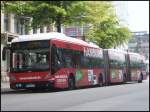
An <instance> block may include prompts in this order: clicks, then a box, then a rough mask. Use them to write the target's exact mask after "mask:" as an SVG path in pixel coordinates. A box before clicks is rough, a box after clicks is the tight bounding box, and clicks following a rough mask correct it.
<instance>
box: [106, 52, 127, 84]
mask: <svg viewBox="0 0 150 112" xmlns="http://www.w3.org/2000/svg"><path fill="white" fill-rule="evenodd" d="M104 60H105V80H106V84H108V85H109V84H111V83H122V82H126V75H127V71H126V62H125V52H121V51H117V50H114V49H105V50H104Z"/></svg>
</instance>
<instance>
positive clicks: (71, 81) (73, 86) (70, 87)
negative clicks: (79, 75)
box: [68, 77, 75, 90]
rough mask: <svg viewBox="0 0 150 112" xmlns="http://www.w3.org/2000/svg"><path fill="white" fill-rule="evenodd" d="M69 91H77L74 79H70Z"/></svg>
mask: <svg viewBox="0 0 150 112" xmlns="http://www.w3.org/2000/svg"><path fill="white" fill-rule="evenodd" d="M68 89H69V90H73V89H75V79H74V78H73V77H69V78H68Z"/></svg>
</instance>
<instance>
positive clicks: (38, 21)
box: [4, 1, 75, 32]
mask: <svg viewBox="0 0 150 112" xmlns="http://www.w3.org/2000/svg"><path fill="white" fill-rule="evenodd" d="M74 2H75V1H73V2H72V1H34V2H33V1H9V2H4V8H5V11H6V12H8V13H15V14H16V15H18V16H29V17H32V19H33V20H32V27H37V28H39V27H41V26H44V25H47V24H55V23H56V26H57V31H58V32H61V28H60V27H61V24H62V23H63V20H64V19H65V16H66V15H67V8H68V6H70V4H72V3H74Z"/></svg>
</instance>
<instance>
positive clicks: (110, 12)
mask: <svg viewBox="0 0 150 112" xmlns="http://www.w3.org/2000/svg"><path fill="white" fill-rule="evenodd" d="M89 3H90V4H89V8H91V9H89V15H91V16H93V18H92V19H93V21H94V22H93V27H91V29H90V30H89V32H88V33H87V34H86V37H87V39H89V40H90V41H92V42H94V43H96V44H97V45H99V46H100V47H101V48H112V47H116V46H118V45H121V44H123V43H127V42H128V40H129V39H130V37H131V33H130V30H129V29H128V28H127V27H124V26H121V25H120V24H119V19H118V18H117V16H116V14H115V10H114V7H113V6H112V5H111V4H110V3H105V2H103V3H102V4H99V3H97V4H95V3H92V2H89ZM94 9H95V10H94ZM98 12H99V14H97V13H98ZM98 18H99V19H98Z"/></svg>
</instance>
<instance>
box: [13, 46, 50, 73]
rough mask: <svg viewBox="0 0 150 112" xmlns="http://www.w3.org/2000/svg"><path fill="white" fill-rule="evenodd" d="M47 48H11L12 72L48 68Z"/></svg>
mask: <svg viewBox="0 0 150 112" xmlns="http://www.w3.org/2000/svg"><path fill="white" fill-rule="evenodd" d="M49 68H50V67H49V49H48V48H43V49H31V50H29V49H28V50H27V49H24V50H13V52H12V67H11V71H12V72H23V71H41V70H42V71H45V70H49Z"/></svg>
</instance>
